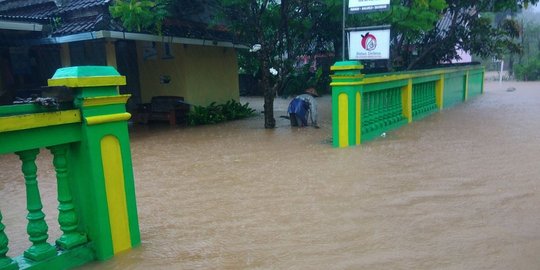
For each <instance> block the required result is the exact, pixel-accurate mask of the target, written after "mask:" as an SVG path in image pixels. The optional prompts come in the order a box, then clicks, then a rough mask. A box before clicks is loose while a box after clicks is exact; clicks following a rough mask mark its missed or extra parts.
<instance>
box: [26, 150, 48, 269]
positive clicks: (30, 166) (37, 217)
mask: <svg viewBox="0 0 540 270" xmlns="http://www.w3.org/2000/svg"><path fill="white" fill-rule="evenodd" d="M38 153H39V149H32V150H27V151H21V152H17V153H16V154H17V155H18V156H19V158H20V159H21V161H22V172H23V174H24V179H25V185H26V208H27V209H28V215H26V219H28V225H27V227H26V231H27V232H28V235H29V236H30V237H29V239H30V241H31V242H32V246H31V247H30V248H28V249H27V250H26V251H25V252H24V257H26V258H28V259H31V260H34V261H42V260H45V259H47V258H50V257H53V256H55V255H56V248H54V246H52V245H50V244H49V243H47V238H49V235H48V234H47V231H48V230H49V227H48V226H47V223H46V222H45V214H44V213H43V211H41V209H42V208H43V205H42V203H41V196H40V195H39V189H38V183H37V166H36V156H37V154H38Z"/></svg>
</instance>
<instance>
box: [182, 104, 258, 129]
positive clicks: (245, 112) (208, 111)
mask: <svg viewBox="0 0 540 270" xmlns="http://www.w3.org/2000/svg"><path fill="white" fill-rule="evenodd" d="M254 113H255V110H254V109H251V108H250V107H249V103H246V104H244V105H242V104H241V103H240V102H238V101H235V100H232V99H231V100H229V101H227V102H226V103H225V104H219V105H216V103H215V102H212V103H210V105H208V106H206V107H204V106H194V107H193V110H192V111H190V112H189V114H188V123H189V125H190V126H197V125H207V124H216V123H220V122H224V121H231V120H237V119H242V118H247V117H250V116H252V115H253V114H254Z"/></svg>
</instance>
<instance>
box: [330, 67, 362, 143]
mask: <svg viewBox="0 0 540 270" xmlns="http://www.w3.org/2000/svg"><path fill="white" fill-rule="evenodd" d="M362 69H363V66H362V65H361V64H360V62H358V61H343V62H337V63H335V64H334V65H333V66H332V67H331V70H333V71H334V75H332V76H331V77H332V83H330V86H332V137H333V146H334V147H347V146H353V145H358V144H360V143H361V127H362V118H361V114H362V91H361V89H362V78H363V77H364V75H362V74H361V70H362Z"/></svg>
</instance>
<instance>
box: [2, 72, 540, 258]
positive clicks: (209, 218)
mask: <svg viewBox="0 0 540 270" xmlns="http://www.w3.org/2000/svg"><path fill="white" fill-rule="evenodd" d="M509 87H515V91H507V89H508V88H509ZM243 101H249V102H251V104H252V105H254V107H255V108H258V111H259V112H260V110H261V108H262V100H261V99H258V98H245V99H244V100H243ZM287 103H288V101H287V100H283V99H277V100H276V116H280V115H284V114H285V110H286V106H287ZM319 103H320V107H321V108H320V111H321V112H320V117H321V118H322V119H321V121H320V124H321V129H312V128H303V129H300V128H291V127H289V125H288V122H287V120H285V119H282V118H277V125H278V127H277V128H276V129H274V130H265V129H263V128H262V126H263V122H262V121H263V118H262V116H261V115H259V116H257V117H254V118H250V119H247V120H242V121H235V122H230V123H224V124H219V125H213V126H201V127H195V128H185V127H183V128H182V127H180V128H178V127H177V128H169V127H167V126H152V127H134V128H132V133H131V135H132V153H133V164H134V172H135V182H136V189H137V200H138V211H139V218H140V228H141V237H142V246H141V247H139V248H136V249H134V250H132V251H130V252H126V253H123V254H120V255H119V256H117V257H116V258H114V259H112V260H110V261H106V262H102V263H93V264H90V265H87V266H84V267H82V269H540V196H539V191H538V188H539V183H540V180H539V178H540V165H539V156H540V83H516V82H508V83H503V84H498V83H496V82H495V83H493V82H487V83H486V93H485V94H484V95H483V96H480V97H478V98H475V99H473V100H471V101H469V102H468V103H466V104H461V105H457V106H455V107H453V108H450V109H447V110H444V111H443V112H441V113H436V114H434V115H432V116H430V117H428V118H425V119H424V120H422V121H419V122H414V123H412V124H410V125H407V126H405V127H402V128H401V129H399V130H396V131H393V132H390V133H388V134H387V136H386V137H384V138H383V137H381V138H379V139H377V140H375V141H372V142H369V143H367V144H364V145H362V146H361V147H352V148H348V149H334V148H332V147H331V110H330V103H331V101H330V97H328V96H326V97H322V98H320V100H319ZM42 152H44V154H43V155H41V156H40V160H39V162H38V164H39V168H40V172H39V179H40V185H41V186H40V187H41V191H42V197H43V199H44V204H45V211H46V213H47V214H48V217H47V219H48V221H49V226H50V227H51V232H50V234H51V238H52V239H54V237H57V235H58V229H57V228H56V227H57V223H56V222H55V221H54V220H55V218H56V215H57V214H56V210H55V207H56V203H55V202H54V201H55V198H56V191H55V187H54V179H53V174H52V172H53V170H52V168H50V165H48V163H49V162H50V155H49V154H48V153H46V151H42ZM19 166H20V165H19V162H18V160H17V158H16V156H15V155H8V156H2V157H0V170H1V171H2V174H1V177H0V196H1V201H0V203H1V205H0V209H1V210H2V211H3V214H4V223H5V224H6V225H7V228H6V232H7V233H8V236H9V237H10V241H11V242H12V243H11V244H10V248H11V250H10V252H9V255H11V256H14V255H18V254H20V253H21V252H22V251H23V250H24V249H25V248H26V247H27V246H28V242H27V241H25V238H26V235H25V232H24V231H25V230H24V227H25V225H26V222H25V221H24V216H25V214H26V212H25V211H24V204H25V201H24V186H23V184H22V183H23V180H22V179H21V178H22V176H20V175H19V174H20V173H19V169H18V168H19Z"/></svg>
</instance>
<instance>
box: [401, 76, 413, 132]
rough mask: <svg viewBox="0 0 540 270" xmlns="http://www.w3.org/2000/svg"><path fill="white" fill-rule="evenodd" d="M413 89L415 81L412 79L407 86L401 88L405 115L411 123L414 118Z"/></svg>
mask: <svg viewBox="0 0 540 270" xmlns="http://www.w3.org/2000/svg"><path fill="white" fill-rule="evenodd" d="M412 89H413V81H412V79H409V81H408V83H407V85H406V86H404V87H403V88H402V90H401V100H402V104H403V116H405V118H407V121H408V122H409V123H411V122H412V120H413V114H412Z"/></svg>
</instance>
